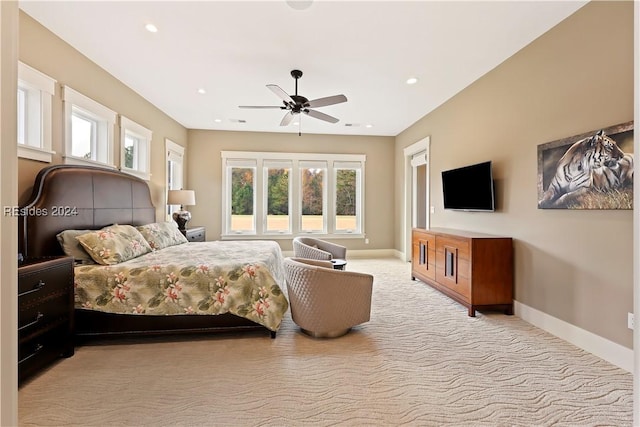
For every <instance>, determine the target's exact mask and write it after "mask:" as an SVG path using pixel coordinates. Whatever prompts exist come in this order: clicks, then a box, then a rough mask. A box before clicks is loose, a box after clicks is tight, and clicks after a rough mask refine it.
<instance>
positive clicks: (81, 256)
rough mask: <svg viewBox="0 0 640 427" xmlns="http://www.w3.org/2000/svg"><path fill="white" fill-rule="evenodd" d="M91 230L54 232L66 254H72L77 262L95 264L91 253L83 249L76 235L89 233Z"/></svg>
mask: <svg viewBox="0 0 640 427" xmlns="http://www.w3.org/2000/svg"><path fill="white" fill-rule="evenodd" d="M91 231H93V230H64V231H61V232H60V233H58V234H56V238H57V239H58V243H60V247H62V251H63V252H64V254H65V255H67V256H72V257H73V259H74V261H75V262H76V263H77V264H95V263H96V262H95V261H94V260H93V258H91V255H89V254H88V253H87V251H85V250H84V248H83V247H82V245H81V244H80V242H79V241H78V240H77V239H76V236H80V235H81V234H86V233H90V232H91Z"/></svg>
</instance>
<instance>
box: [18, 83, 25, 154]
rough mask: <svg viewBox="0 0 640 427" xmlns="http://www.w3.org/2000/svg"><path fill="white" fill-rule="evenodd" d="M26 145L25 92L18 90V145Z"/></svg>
mask: <svg viewBox="0 0 640 427" xmlns="http://www.w3.org/2000/svg"><path fill="white" fill-rule="evenodd" d="M26 143H27V92H26V91H25V90H24V89H22V88H18V144H26Z"/></svg>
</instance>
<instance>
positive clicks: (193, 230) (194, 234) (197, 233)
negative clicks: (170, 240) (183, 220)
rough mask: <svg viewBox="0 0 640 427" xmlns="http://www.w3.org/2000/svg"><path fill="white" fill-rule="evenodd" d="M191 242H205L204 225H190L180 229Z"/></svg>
mask: <svg viewBox="0 0 640 427" xmlns="http://www.w3.org/2000/svg"><path fill="white" fill-rule="evenodd" d="M180 231H181V232H182V234H184V236H185V237H186V238H187V240H188V241H190V242H204V241H205V240H206V229H205V228H204V227H189V228H187V229H186V230H184V231H183V230H180Z"/></svg>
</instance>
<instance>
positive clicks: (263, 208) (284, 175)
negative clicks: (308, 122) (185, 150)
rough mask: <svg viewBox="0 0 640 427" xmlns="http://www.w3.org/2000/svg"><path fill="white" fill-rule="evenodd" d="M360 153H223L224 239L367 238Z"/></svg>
mask: <svg viewBox="0 0 640 427" xmlns="http://www.w3.org/2000/svg"><path fill="white" fill-rule="evenodd" d="M365 159H366V157H365V156H364V155H361V154H309V153H254V152H234V151H223V152H222V166H223V167H222V170H223V176H222V187H223V188H222V194H223V218H222V219H223V221H222V222H223V224H222V237H223V238H224V237H225V236H226V237H233V238H237V237H241V236H247V237H248V236H270V237H271V238H277V236H287V237H291V236H292V235H299V234H320V235H326V236H331V235H339V236H341V237H345V236H346V235H350V236H354V237H362V236H363V235H364V230H363V224H364V219H363V210H362V206H363V195H364V191H363V189H364V179H363V171H364V163H365Z"/></svg>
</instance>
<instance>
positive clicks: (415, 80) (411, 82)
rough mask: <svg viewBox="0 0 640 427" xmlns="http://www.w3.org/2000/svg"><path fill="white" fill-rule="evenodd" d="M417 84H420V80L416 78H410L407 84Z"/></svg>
mask: <svg viewBox="0 0 640 427" xmlns="http://www.w3.org/2000/svg"><path fill="white" fill-rule="evenodd" d="M416 83H418V79H417V78H415V77H410V78H408V79H407V84H408V85H414V84H416Z"/></svg>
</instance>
